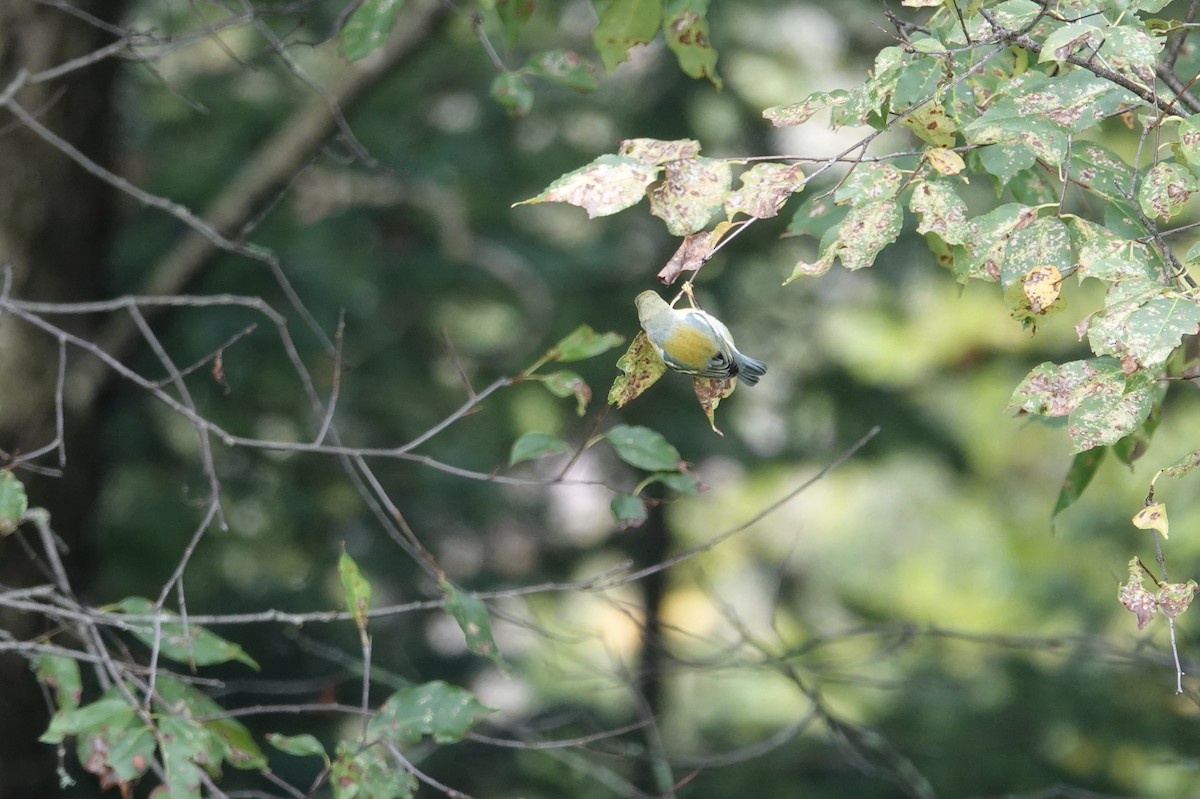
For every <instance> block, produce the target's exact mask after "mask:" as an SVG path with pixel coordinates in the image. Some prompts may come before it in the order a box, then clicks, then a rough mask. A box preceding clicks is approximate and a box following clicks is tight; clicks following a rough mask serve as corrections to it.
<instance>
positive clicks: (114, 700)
mask: <svg viewBox="0 0 1200 799" xmlns="http://www.w3.org/2000/svg"><path fill="white" fill-rule="evenodd" d="M136 718H137V714H136V712H135V711H134V709H133V708H131V707H130V706H129V703H128V702H127V701H126V700H125V697H123V696H121V694H120V692H119V691H118V690H117V688H116V687H113V688H111V689H109V690H108V691H106V692H105V693H104V695H103V696H101V697H100V698H99V699H97V700H96V701H95V702H92V703H90V704H87V705H83V706H82V707H77V708H74V709H72V710H67V711H65V712H64V711H60V712H58V713H56V714H54V717H53V718H51V719H50V726H49V727H48V728H47V729H46V731H45V732H44V733H42V736H41V737H40V738H38V740H39V741H41V742H42V743H46V744H57V743H62V741H63V739H64V738H66V737H67V736H68V735H81V734H88V733H93V732H96V731H99V730H102V729H104V728H110V729H121V728H124V727H126V726H128V725H129V724H131V723H133V722H134V721H135V719H136Z"/></svg>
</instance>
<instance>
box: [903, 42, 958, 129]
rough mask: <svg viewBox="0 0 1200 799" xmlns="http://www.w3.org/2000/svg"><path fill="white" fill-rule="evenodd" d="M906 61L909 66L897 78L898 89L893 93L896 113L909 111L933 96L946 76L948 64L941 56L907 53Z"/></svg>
mask: <svg viewBox="0 0 1200 799" xmlns="http://www.w3.org/2000/svg"><path fill="white" fill-rule="evenodd" d="M943 49H944V48H943ZM905 63H906V64H907V65H908V66H907V68H906V69H905V70H904V71H903V72H902V73H900V76H899V77H898V78H897V80H896V89H895V91H894V92H893V93H892V110H893V111H895V112H896V113H902V112H904V111H907V110H908V109H909V108H911V107H912V106H914V105H916V104H917V103H919V102H922V101H924V100H927V99H929V98H930V97H933V96H934V95H935V94H936V93H937V91H938V86H939V85H940V84H941V82H942V81H943V80H944V79H945V77H946V65H945V63H944V62H943V61H942V59H940V58H926V57H922V56H909V55H907V54H906V56H905Z"/></svg>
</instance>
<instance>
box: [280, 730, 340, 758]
mask: <svg viewBox="0 0 1200 799" xmlns="http://www.w3.org/2000/svg"><path fill="white" fill-rule="evenodd" d="M266 737H267V743H269V744H270V745H271V746H273V747H275V748H276V749H278V750H279V751H280V752H283V753H284V754H288V755H296V756H297V757H307V756H309V755H313V756H316V757H319V758H322V759H323V760H324V761H325V762H326V763H328V762H329V755H328V754H326V752H325V747H324V746H322V745H321V742H320V741H318V740H317V739H316V738H315V737H314V736H312V735H309V734H308V733H301V734H300V735H282V734H280V733H277V732H269V733H267V736H266Z"/></svg>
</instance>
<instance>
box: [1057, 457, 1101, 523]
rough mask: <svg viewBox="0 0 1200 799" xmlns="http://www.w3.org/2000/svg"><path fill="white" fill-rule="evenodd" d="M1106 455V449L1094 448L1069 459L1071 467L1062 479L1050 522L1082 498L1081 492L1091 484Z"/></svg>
mask: <svg viewBox="0 0 1200 799" xmlns="http://www.w3.org/2000/svg"><path fill="white" fill-rule="evenodd" d="M1107 453H1108V448H1107V447H1096V448H1094V449H1089V450H1086V451H1084V452H1080V453H1078V454H1076V455H1075V457H1074V458H1072V459H1071V466H1070V468H1069V469H1067V474H1066V476H1065V477H1064V478H1063V482H1062V487H1061V488H1059V490H1058V499H1057V500H1056V501H1055V503H1054V510H1053V511H1052V512H1051V514H1050V520H1051V522H1053V520H1054V518H1055V517H1057V516H1058V514H1060V513H1062V512H1063V511H1064V510H1066V509H1067V508H1069V507H1071V506H1072V505H1074V504H1075V503H1076V502H1077V501H1078V500H1079V498H1080V497H1081V496H1083V492H1084V491H1085V490H1086V489H1087V487H1088V485H1089V484H1090V483H1091V482H1092V478H1093V477H1095V476H1096V472H1097V471H1098V470H1099V469H1100V464H1101V463H1103V462H1104V456H1105V454H1107Z"/></svg>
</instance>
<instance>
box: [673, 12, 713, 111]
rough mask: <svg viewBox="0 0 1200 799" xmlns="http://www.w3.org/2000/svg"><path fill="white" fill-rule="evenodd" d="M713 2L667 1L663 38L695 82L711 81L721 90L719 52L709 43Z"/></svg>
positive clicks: (681, 67) (684, 70)
mask: <svg viewBox="0 0 1200 799" xmlns="http://www.w3.org/2000/svg"><path fill="white" fill-rule="evenodd" d="M708 2H709V0H667V3H666V8H665V9H664V10H663V35H664V37H665V38H666V40H667V47H669V48H670V49H671V52H673V53H674V54H675V57H676V58H677V59H679V68H680V69H682V70H683V72H684V74H685V75H687V76H689V77H692V78H707V79H708V80H709V82H711V83H712V85H713V86H715V87H716V88H718V89H720V88H721V76H720V75H718V74H717V51H716V50H714V49H713V46H712V42H710V41H709V39H708V19H707V18H706V17H705V14H707V13H708Z"/></svg>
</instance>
